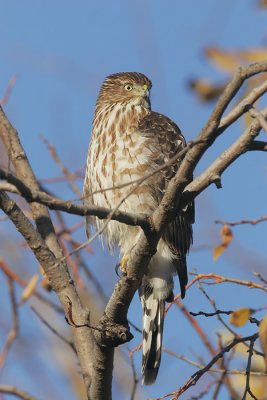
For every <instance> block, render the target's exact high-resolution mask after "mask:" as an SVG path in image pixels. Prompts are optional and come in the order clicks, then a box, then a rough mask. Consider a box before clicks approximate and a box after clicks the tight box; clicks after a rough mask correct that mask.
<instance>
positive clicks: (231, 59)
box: [205, 47, 240, 73]
mask: <svg viewBox="0 0 267 400" xmlns="http://www.w3.org/2000/svg"><path fill="white" fill-rule="evenodd" d="M205 55H206V56H207V57H208V58H209V59H210V60H211V61H212V62H213V63H214V64H215V66H216V67H217V68H219V69H221V70H223V71H226V72H231V73H232V72H233V71H235V70H236V68H237V67H238V66H239V64H240V61H239V59H238V56H237V54H236V53H231V52H227V51H224V50H221V49H219V48H218V47H209V48H207V49H206V50H205Z"/></svg>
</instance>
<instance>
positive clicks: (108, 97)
mask: <svg viewBox="0 0 267 400" xmlns="http://www.w3.org/2000/svg"><path fill="white" fill-rule="evenodd" d="M151 86H152V83H151V81H150V80H149V79H148V78H147V77H146V76H145V75H143V74H141V73H140V72H121V73H118V74H113V75H109V76H108V77H107V78H106V79H105V81H104V83H103V85H102V87H101V89H100V92H99V96H98V100H97V105H100V104H101V106H103V105H107V104H116V103H132V104H135V105H138V104H140V105H143V106H145V107H147V108H150V101H149V90H150V89H151Z"/></svg>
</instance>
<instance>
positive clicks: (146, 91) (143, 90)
mask: <svg viewBox="0 0 267 400" xmlns="http://www.w3.org/2000/svg"><path fill="white" fill-rule="evenodd" d="M141 94H142V96H144V97H148V96H149V88H148V86H147V85H143V86H142V88H141Z"/></svg>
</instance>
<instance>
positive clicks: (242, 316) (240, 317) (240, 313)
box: [229, 307, 255, 328]
mask: <svg viewBox="0 0 267 400" xmlns="http://www.w3.org/2000/svg"><path fill="white" fill-rule="evenodd" d="M254 312H255V310H253V309H252V308H245V307H243V308H238V309H237V310H235V311H233V312H232V314H231V315H230V318H229V322H230V324H232V325H234V326H236V327H238V328H240V327H241V326H244V325H245V324H246V323H247V322H248V320H249V318H250V317H251V315H252V314H253V313H254Z"/></svg>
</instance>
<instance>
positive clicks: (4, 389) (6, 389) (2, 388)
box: [0, 385, 38, 400]
mask: <svg viewBox="0 0 267 400" xmlns="http://www.w3.org/2000/svg"><path fill="white" fill-rule="evenodd" d="M0 393H5V394H10V395H11V396H16V397H19V398H20V399H22V400H38V399H37V397H34V396H31V395H30V394H29V393H26V392H24V391H23V390H20V389H18V388H16V386H9V385H0Z"/></svg>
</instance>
